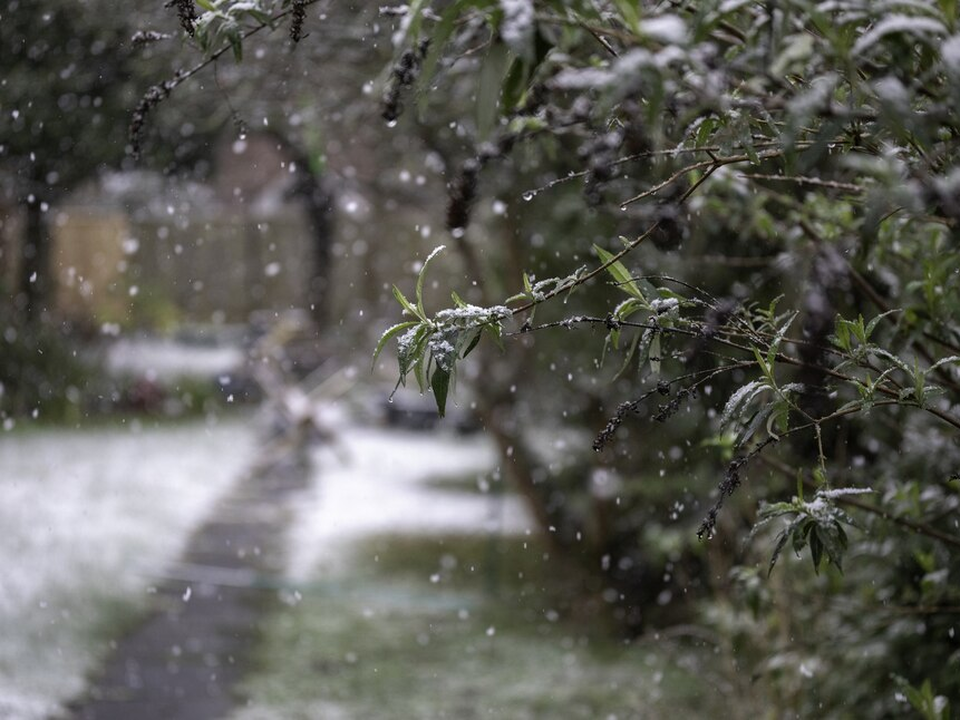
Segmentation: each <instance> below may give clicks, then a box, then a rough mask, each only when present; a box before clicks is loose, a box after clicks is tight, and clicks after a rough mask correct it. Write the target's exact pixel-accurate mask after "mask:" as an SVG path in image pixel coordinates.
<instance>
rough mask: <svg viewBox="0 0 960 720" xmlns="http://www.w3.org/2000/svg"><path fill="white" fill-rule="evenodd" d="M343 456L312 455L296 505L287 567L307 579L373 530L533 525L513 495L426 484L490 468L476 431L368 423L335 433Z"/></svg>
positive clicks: (490, 451)
mask: <svg viewBox="0 0 960 720" xmlns="http://www.w3.org/2000/svg"><path fill="white" fill-rule="evenodd" d="M341 441H342V442H343V445H344V448H343V449H342V453H340V454H342V455H343V456H344V457H342V458H337V457H336V456H335V455H334V454H333V453H331V452H329V451H327V450H320V451H318V452H317V453H316V454H315V456H314V460H315V462H316V467H317V470H316V472H317V478H316V482H315V484H314V486H313V489H311V490H310V491H309V493H308V494H307V495H306V496H305V497H304V498H303V499H302V500H301V501H300V502H299V503H298V504H297V509H296V516H295V519H294V522H293V529H292V531H291V533H290V537H289V548H290V562H289V566H288V572H289V573H290V575H291V577H292V578H294V579H295V580H301V581H302V580H307V579H309V578H310V577H313V576H315V574H316V572H317V571H318V570H320V569H324V570H326V569H329V568H332V567H336V563H337V562H338V561H341V560H343V559H344V558H345V557H348V555H347V554H346V553H344V552H343V549H344V546H345V545H348V544H350V543H353V542H355V541H356V540H358V539H360V538H362V537H364V536H369V535H375V534H381V533H400V532H408V533H441V532H456V533H485V532H504V533H519V532H524V531H525V530H526V529H528V528H532V527H533V522H532V520H531V519H530V518H529V516H528V515H527V513H526V511H525V510H524V508H523V506H522V505H521V503H520V501H519V499H518V498H517V497H515V496H511V495H503V494H490V495H487V496H483V495H475V494H472V493H467V492H451V491H443V490H438V489H435V488H431V487H429V486H428V485H425V484H424V482H425V481H427V480H429V479H431V478H436V477H438V476H444V475H459V474H464V473H470V472H476V473H477V475H478V476H479V475H481V474H484V473H486V472H489V471H490V470H492V469H493V466H494V463H495V461H496V453H495V450H494V448H493V445H492V444H491V443H490V441H489V440H488V439H486V438H484V437H481V436H475V437H466V438H465V437H456V436H452V435H426V434H419V433H409V432H397V431H388V430H380V429H372V428H347V429H344V430H342V432H341Z"/></svg>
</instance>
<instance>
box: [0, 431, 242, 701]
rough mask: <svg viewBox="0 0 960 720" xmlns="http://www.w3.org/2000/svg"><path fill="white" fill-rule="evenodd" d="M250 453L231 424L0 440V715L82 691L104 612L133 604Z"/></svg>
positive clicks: (101, 647) (100, 639) (98, 649)
mask: <svg viewBox="0 0 960 720" xmlns="http://www.w3.org/2000/svg"><path fill="white" fill-rule="evenodd" d="M250 447H252V440H251V432H250V431H249V430H248V429H247V427H246V426H244V425H241V424H239V423H237V422H230V423H226V424H221V425H214V426H208V425H198V424H196V423H194V424H189V425H182V426H178V427H175V428H163V429H151V430H144V431H142V432H140V433H134V432H132V431H131V430H130V429H117V428H112V429H102V430H93V431H82V432H78V431H73V432H71V431H64V430H42V431H37V432H31V433H29V434H12V435H7V436H3V437H0V527H2V528H3V533H4V540H3V542H2V543H0V567H2V568H3V579H2V581H0V627H2V628H3V642H2V643H0V717H4V718H7V717H9V718H18V720H34V719H39V718H44V717H48V716H50V715H52V714H54V713H56V712H58V711H60V709H61V703H63V702H64V701H66V700H69V699H71V698H72V697H75V696H76V695H77V694H78V693H80V692H81V691H82V690H83V687H84V678H85V676H86V675H87V673H89V672H90V671H91V670H92V668H93V667H94V666H95V665H96V664H97V663H98V662H99V661H100V660H101V659H102V658H103V656H104V655H105V654H106V652H107V651H108V647H107V643H108V641H109V640H110V638H108V637H104V636H103V635H102V632H103V628H104V627H107V626H108V623H110V622H111V621H115V620H116V618H115V617H110V616H109V615H108V614H109V613H115V612H116V611H117V610H118V609H120V608H122V607H127V608H129V609H130V610H131V611H133V610H135V609H137V608H140V607H142V606H143V605H144V604H145V602H146V601H147V599H148V597H149V595H148V594H147V585H148V582H149V581H148V579H147V577H148V576H150V575H153V574H157V573H158V572H159V571H160V570H162V568H163V566H164V565H166V564H167V563H168V562H170V561H171V560H173V559H174V558H176V557H177V556H178V555H179V553H180V551H181V549H182V547H183V544H184V542H185V539H186V536H187V533H188V532H189V531H190V530H191V529H192V527H193V526H194V525H195V524H196V523H197V522H199V521H200V520H201V519H202V518H203V516H204V515H206V513H207V512H208V510H209V508H210V506H211V504H212V502H213V501H214V500H215V499H216V498H217V497H218V496H220V495H221V494H222V493H223V492H224V491H225V490H226V488H227V487H228V486H229V485H230V484H231V483H232V482H233V481H234V480H236V479H237V478H238V477H239V475H240V473H241V472H242V470H243V468H244V467H245V466H246V465H247V464H248V462H249V457H250V454H249V451H248V448H250Z"/></svg>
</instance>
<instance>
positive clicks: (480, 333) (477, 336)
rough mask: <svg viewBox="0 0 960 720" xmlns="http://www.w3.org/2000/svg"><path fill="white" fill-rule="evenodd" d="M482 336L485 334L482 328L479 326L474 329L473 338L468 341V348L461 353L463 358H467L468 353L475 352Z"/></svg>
mask: <svg viewBox="0 0 960 720" xmlns="http://www.w3.org/2000/svg"><path fill="white" fill-rule="evenodd" d="M482 336H483V330H482V329H479V328H478V329H477V330H474V331H473V337H472V338H471V340H470V342H468V343H467V346H466V349H464V351H463V353H462V354H461V355H460V357H461V358H465V357H466V356H467V355H469V354H470V353H472V352H473V349H474V348H475V347H477V345H478V344H479V343H480V338H481V337H482Z"/></svg>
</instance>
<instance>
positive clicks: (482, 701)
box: [236, 536, 716, 720]
mask: <svg viewBox="0 0 960 720" xmlns="http://www.w3.org/2000/svg"><path fill="white" fill-rule="evenodd" d="M349 567H350V568H351V569H350V570H348V571H346V572H344V573H343V574H342V575H340V576H338V577H335V578H334V577H330V578H324V579H318V581H317V583H316V584H314V585H312V586H311V587H309V588H307V589H304V590H303V591H302V598H301V599H300V601H299V603H298V604H296V605H295V606H292V607H289V608H288V609H284V610H283V611H281V612H278V613H277V614H276V615H275V616H274V617H273V618H272V619H271V620H270V621H269V623H268V624H267V626H266V628H265V638H266V639H265V642H264V645H263V647H262V648H261V649H260V651H259V654H258V660H257V668H256V669H255V670H254V671H253V672H252V673H251V675H250V676H249V677H248V679H247V681H246V682H245V684H244V687H243V688H242V690H243V692H244V694H245V695H246V696H247V697H248V698H249V705H248V707H247V708H245V709H244V710H242V711H240V712H239V713H237V715H236V720H241V719H242V720H255V719H256V718H264V719H266V718H319V717H323V718H341V717H342V718H364V719H376V718H480V717H496V718H518V719H522V718H543V717H558V718H591V719H592V718H608V717H616V718H620V719H621V720H622V719H623V718H640V717H643V718H649V717H665V716H666V715H667V714H675V713H676V712H681V713H684V714H686V715H688V716H689V715H690V714H691V713H693V712H694V710H695V709H696V708H700V707H704V706H708V705H709V703H708V697H709V696H710V695H711V694H712V693H715V692H716V688H715V687H711V684H710V683H709V682H704V680H703V678H702V677H701V673H700V669H701V665H700V660H699V657H700V656H703V655H705V653H704V651H703V650H697V651H695V652H693V653H692V654H691V653H679V654H678V653H676V652H672V653H666V652H664V651H663V650H662V649H661V648H658V647H657V646H656V645H655V644H652V643H641V644H635V643H631V642H627V641H624V640H623V639H622V638H619V637H618V636H617V635H616V634H615V633H613V632H612V630H611V628H610V627H609V626H607V625H606V624H604V623H603V622H601V621H600V620H599V617H600V616H599V614H596V615H595V614H593V613H592V612H591V611H590V610H589V609H585V607H584V606H583V605H582V597H581V595H582V593H580V592H578V588H577V587H576V581H575V576H574V575H573V574H572V573H568V572H564V569H563V568H562V567H561V566H560V565H559V564H558V563H557V562H556V561H554V560H553V559H552V558H551V557H550V556H549V553H547V552H546V550H545V548H544V547H543V546H542V545H540V544H539V543H538V542H536V541H534V540H532V539H529V538H488V537H457V538H449V537H448V538H435V537H409V536H404V537H380V538H375V539H371V540H369V541H368V542H364V543H363V544H361V545H359V546H357V548H356V549H355V553H354V556H353V562H352V563H351V564H350V565H349Z"/></svg>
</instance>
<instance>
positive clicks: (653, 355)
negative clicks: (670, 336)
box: [650, 332, 662, 375]
mask: <svg viewBox="0 0 960 720" xmlns="http://www.w3.org/2000/svg"><path fill="white" fill-rule="evenodd" d="M661 360H662V358H661V357H660V333H658V332H654V333H653V339H652V340H651V341H650V372H652V373H653V374H654V375H659V374H660V361H661Z"/></svg>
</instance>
